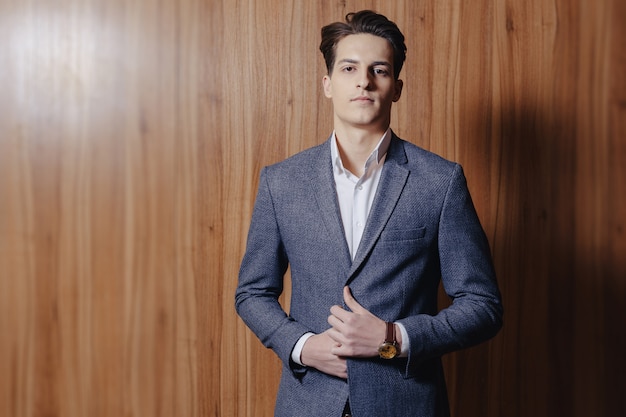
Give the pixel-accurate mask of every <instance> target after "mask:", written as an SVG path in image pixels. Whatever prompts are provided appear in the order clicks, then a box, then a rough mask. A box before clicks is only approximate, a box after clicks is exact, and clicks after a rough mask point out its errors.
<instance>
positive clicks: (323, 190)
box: [310, 140, 352, 269]
mask: <svg viewBox="0 0 626 417" xmlns="http://www.w3.org/2000/svg"><path fill="white" fill-rule="evenodd" d="M319 149H320V152H318V155H317V158H314V159H313V160H312V164H311V167H310V169H311V171H310V172H311V174H312V175H311V184H312V188H313V193H314V195H315V199H316V201H317V204H318V207H319V208H320V212H321V215H322V220H323V221H324V224H325V226H326V229H327V230H328V233H329V234H330V237H331V239H332V241H333V242H337V253H338V254H340V257H341V258H342V261H344V262H346V264H345V265H346V269H347V268H349V265H350V263H351V262H352V261H351V259H350V249H349V248H348V243H347V242H346V234H345V232H344V230H343V223H342V221H341V211H340V210H339V201H338V200H337V191H336V187H335V178H334V176H333V166H332V161H331V157H330V140H327V141H326V142H325V143H324V144H322V145H321V146H320V147H319Z"/></svg>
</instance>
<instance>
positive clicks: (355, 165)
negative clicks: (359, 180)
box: [335, 129, 387, 177]
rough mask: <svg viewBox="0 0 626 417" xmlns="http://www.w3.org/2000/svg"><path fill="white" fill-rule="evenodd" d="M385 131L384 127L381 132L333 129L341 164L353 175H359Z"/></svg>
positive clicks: (361, 173)
mask: <svg viewBox="0 0 626 417" xmlns="http://www.w3.org/2000/svg"><path fill="white" fill-rule="evenodd" d="M386 131H387V130H386V129H385V130H383V131H382V132H381V131H378V130H376V131H365V130H354V131H352V130H351V131H346V130H341V129H340V130H338V129H335V139H336V140H337V148H338V150H339V155H340V156H341V162H342V163H343V166H344V167H345V168H346V169H347V170H349V171H350V172H352V173H353V174H354V175H356V176H358V177H361V176H362V175H363V167H364V166H365V161H367V158H369V156H370V155H371V153H372V151H373V150H374V148H375V147H376V145H377V144H378V142H379V141H380V138H381V137H382V136H383V134H384V133H385V132H386Z"/></svg>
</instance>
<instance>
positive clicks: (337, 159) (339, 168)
mask: <svg viewBox="0 0 626 417" xmlns="http://www.w3.org/2000/svg"><path fill="white" fill-rule="evenodd" d="M390 143H391V128H387V131H386V132H385V133H384V134H383V136H382V137H381V138H380V140H379V141H378V144H377V145H376V147H375V148H374V150H373V151H372V153H371V154H370V156H369V157H368V158H367V161H366V162H365V168H366V170H367V167H368V166H369V165H371V163H372V162H373V161H376V162H377V163H380V161H381V160H382V159H383V157H384V156H385V155H386V154H387V150H389V144H390ZM330 157H331V160H332V161H333V168H334V170H335V172H336V173H337V174H341V173H343V172H348V171H347V170H346V169H345V168H344V167H343V162H342V161H341V156H340V155H339V148H338V147H337V137H336V136H335V132H334V131H333V134H332V136H331V138H330Z"/></svg>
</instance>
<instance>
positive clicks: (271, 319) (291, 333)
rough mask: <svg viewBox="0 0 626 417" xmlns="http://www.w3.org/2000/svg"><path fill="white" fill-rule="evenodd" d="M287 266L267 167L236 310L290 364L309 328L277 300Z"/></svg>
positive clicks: (251, 225) (255, 332)
mask: <svg viewBox="0 0 626 417" xmlns="http://www.w3.org/2000/svg"><path fill="white" fill-rule="evenodd" d="M287 267H288V259H287V255H286V253H285V248H284V246H283V242H282V240H281V236H280V230H279V227H278V223H277V221H276V215H275V210H274V204H273V201H272V195H271V191H270V187H269V185H268V168H267V167H266V168H264V169H263V170H262V171H261V175H260V181H259V189H258V193H257V197H256V202H255V205H254V210H253V213H252V221H251V223H250V229H249V231H248V240H247V247H246V252H245V254H244V257H243V260H242V263H241V267H240V270H239V283H238V287H237V289H236V292H235V309H236V310H237V313H238V314H239V316H240V317H241V318H242V319H243V321H244V322H245V323H246V325H247V326H248V327H249V328H250V329H251V330H252V331H253V333H254V334H255V335H256V336H257V337H258V338H259V339H260V341H261V342H262V343H263V345H264V346H265V347H267V348H271V349H272V350H274V352H275V353H276V354H277V355H278V357H279V358H280V359H281V360H282V361H283V362H284V363H285V364H286V365H288V366H289V364H290V357H291V351H292V350H293V347H294V346H295V344H296V342H297V341H298V339H299V338H300V337H301V336H302V335H303V334H304V333H306V332H307V331H308V329H307V328H306V327H304V326H302V325H301V324H299V323H298V322H296V321H295V320H294V319H293V318H291V317H290V316H288V315H287V313H286V312H285V311H284V309H283V308H282V306H281V305H280V303H279V301H278V297H279V296H280V295H281V294H282V292H283V280H284V275H285V272H286V271H287Z"/></svg>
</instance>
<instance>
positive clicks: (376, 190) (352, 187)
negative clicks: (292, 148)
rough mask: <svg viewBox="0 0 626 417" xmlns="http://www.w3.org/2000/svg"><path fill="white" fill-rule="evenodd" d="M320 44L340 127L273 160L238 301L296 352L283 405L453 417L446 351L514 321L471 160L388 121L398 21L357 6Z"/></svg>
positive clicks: (256, 328)
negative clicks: (469, 180) (476, 195)
mask: <svg viewBox="0 0 626 417" xmlns="http://www.w3.org/2000/svg"><path fill="white" fill-rule="evenodd" d="M320 50H321V51H322V53H323V55H324V58H325V61H326V65H327V69H328V74H327V75H326V76H324V78H323V88H324V94H325V95H326V97H328V98H330V99H331V101H332V104H333V111H334V132H333V133H332V135H331V137H330V138H329V139H328V140H327V141H325V142H324V143H323V144H321V145H318V146H316V147H314V148H311V149H308V150H306V151H304V152H301V153H299V154H297V155H295V156H292V157H290V158H288V159H286V160H285V161H282V162H280V163H278V164H275V165H273V166H269V167H266V168H264V169H263V170H262V172H261V177H260V184H259V191H258V195H257V199H256V203H255V207H254V212H253V215H252V222H251V225H250V231H249V236H248V245H247V249H246V253H245V256H244V258H243V261H242V264H241V270H240V274H239V286H238V288H237V292H236V296H235V299H236V300H235V303H236V308H237V312H238V313H239V315H240V316H241V317H242V319H243V320H244V321H245V323H246V324H247V325H248V326H249V327H250V329H252V331H253V332H254V333H255V334H256V335H257V336H258V337H259V339H260V340H261V342H262V343H263V344H264V345H265V346H266V347H268V348H271V349H273V350H274V352H275V353H276V354H277V355H278V357H279V358H280V359H281V360H282V362H283V364H284V366H283V373H282V376H281V382H280V387H279V392H278V397H277V401H276V408H275V415H276V416H279V417H283V416H284V417H295V416H315V417H319V416H322V417H326V416H328V417H339V416H343V415H352V416H356V417H368V416H421V417H429V416H448V415H449V406H448V399H447V394H446V388H445V382H444V377H443V370H442V364H441V359H440V358H441V356H442V355H443V354H445V353H448V352H451V351H454V350H458V349H462V348H465V347H468V346H471V345H475V344H477V343H480V342H482V341H485V340H487V339H489V338H490V337H492V336H494V335H495V334H496V333H497V332H498V330H499V329H500V327H501V325H502V307H501V300H500V294H499V291H498V288H497V285H496V281H495V277H494V271H493V267H492V263H491V257H490V252H489V246H488V242H487V240H486V237H485V234H484V232H483V230H482V228H481V226H480V223H479V220H478V218H477V215H476V212H475V210H474V207H473V204H472V201H471V198H470V195H469V192H468V190H467V186H466V182H465V177H464V175H463V171H462V169H461V167H460V166H459V165H458V164H455V163H453V162H449V161H446V160H444V159H442V158H440V157H438V156H436V155H434V154H432V153H430V152H427V151H425V150H423V149H420V148H418V147H417V146H415V145H412V144H410V143H408V142H405V141H403V140H402V139H400V138H398V137H397V136H396V135H395V134H394V133H393V132H392V131H391V130H390V129H389V125H390V118H391V107H392V104H393V103H394V102H396V101H398V99H399V98H400V94H401V92H402V86H403V83H402V81H401V80H400V79H399V78H398V77H399V73H400V70H401V69H402V65H403V63H404V59H405V54H406V47H405V44H404V36H403V35H402V33H401V32H400V31H399V29H398V27H397V26H396V25H395V24H394V23H393V22H391V21H389V20H388V19H387V18H386V17H384V16H382V15H379V14H376V13H374V12H371V11H362V12H358V13H351V14H348V15H347V16H346V23H334V24H331V25H328V26H325V27H324V28H323V29H322V42H321V45H320ZM288 266H289V267H290V271H291V280H292V296H291V311H290V312H289V314H287V313H286V312H285V311H284V310H283V309H282V308H281V306H280V304H279V302H278V297H279V296H280V294H281V293H282V290H283V279H284V274H285V272H286V271H287V268H288ZM440 281H441V282H442V283H443V286H444V288H445V291H446V293H447V294H448V295H449V296H450V298H451V299H452V304H451V305H450V306H449V307H447V308H445V309H443V310H441V311H438V308H437V291H438V286H439V283H440Z"/></svg>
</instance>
